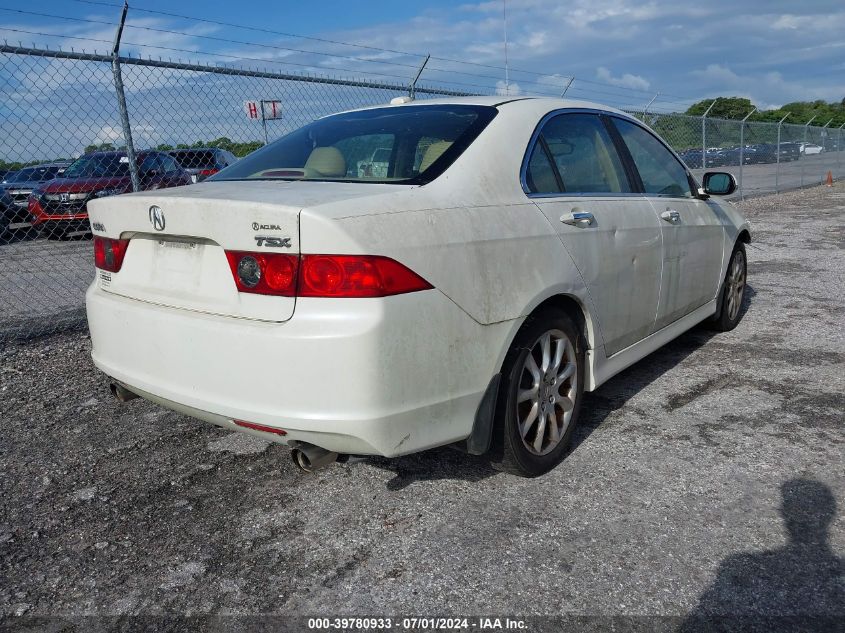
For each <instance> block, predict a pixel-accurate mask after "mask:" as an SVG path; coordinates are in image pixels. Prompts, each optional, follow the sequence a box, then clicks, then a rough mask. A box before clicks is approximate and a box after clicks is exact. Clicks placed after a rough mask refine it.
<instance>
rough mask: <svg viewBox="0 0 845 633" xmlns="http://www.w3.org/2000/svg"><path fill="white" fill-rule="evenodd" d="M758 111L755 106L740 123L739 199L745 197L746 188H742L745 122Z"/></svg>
mask: <svg viewBox="0 0 845 633" xmlns="http://www.w3.org/2000/svg"><path fill="white" fill-rule="evenodd" d="M755 112H757V108H756V107H755V108H754V109H753V110H751V112H749V113H748V114H746V115H745V118H744V119H743V120H742V122H741V123H740V124H739V199H740V200H744V199H745V190H744V189H743V188H742V166H743V164H745V122H746V121H747V120H748V117H750V116H751V115H752V114H754V113H755Z"/></svg>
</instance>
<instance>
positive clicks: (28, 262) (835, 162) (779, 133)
mask: <svg viewBox="0 0 845 633" xmlns="http://www.w3.org/2000/svg"><path fill="white" fill-rule="evenodd" d="M409 92H411V93H414V92H415V93H416V95H417V96H419V97H421V98H425V97H438V96H460V95H467V94H469V93H464V92H456V91H452V90H447V89H444V88H441V87H437V86H415V85H414V86H406V85H402V84H399V83H395V84H392V83H382V82H370V81H348V80H340V79H333V78H328V77H320V76H310V75H292V74H283V73H273V72H264V71H258V70H246V69H239V68H232V67H220V66H204V65H197V64H183V63H173V62H170V61H162V60H150V59H139V58H134V57H117V56H112V55H99V54H88V53H79V52H73V51H70V52H68V51H50V50H46V49H35V48H22V47H12V46H9V45H3V46H0V94H2V100H0V172H7V173H0V175H2V176H3V183H2V185H0V341H2V340H8V339H11V338H25V337H30V336H35V335H41V334H46V333H51V332H55V331H60V330H63V329H68V328H71V327H77V326H83V325H84V323H85V316H84V307H83V296H84V292H85V289H86V287H87V286H88V284H89V283H90V280H91V277H92V254H91V250H92V249H91V244H90V241H89V238H90V234H89V226H88V219H87V214H86V204H87V202H88V201H89V200H90V199H92V198H94V197H101V196H107V195H115V194H119V193H123V192H127V191H132V190H133V189H153V188H160V187H171V186H177V185H181V184H187V183H190V182H197V181H200V180H203V179H204V178H206V177H208V176H209V175H211V174H213V173H214V172H215V171H217V170H219V169H221V168H223V167H225V166H226V165H228V164H230V163H231V162H233V161H235V160H237V159H238V157H240V156H244V155H246V154H247V153H249V152H250V151H252V150H254V149H256V148H258V147H260V146H262V145H263V144H264V143H266V142H268V141H272V140H274V139H276V138H278V137H280V136H283V135H284V134H286V133H288V132H290V131H292V130H294V129H296V128H299V127H301V126H302V125H304V124H306V123H309V122H310V121H313V120H314V119H316V118H318V117H321V116H324V115H326V114H330V113H333V112H338V111H341V110H348V109H353V108H358V107H363V106H369V105H376V104H381V103H387V102H388V101H390V99H392V98H394V97H397V96H403V95H407V94H408V93H409ZM124 105H125V107H124ZM633 114H635V115H636V116H638V118H640V119H642V120H644V121H645V122H646V123H648V124H649V125H650V126H651V127H653V128H654V129H655V130H656V131H657V132H658V133H659V134H661V135H662V136H663V138H664V139H666V140H667V142H669V143H670V144H671V145H672V147H674V148H675V150H676V151H678V153H679V154H680V156H681V157H682V158H683V159H684V160H685V161H686V163H687V165H688V166H689V167H690V168H691V169H692V170H693V172H694V173H695V174H696V175H697V176H699V177H700V176H701V174H702V173H703V172H704V170H705V169H713V168H716V169H720V170H727V171H730V172H732V173H734V174H735V176H736V177H737V180H738V181H739V183H740V185H741V190H740V193H739V194H738V195H740V196H748V195H758V194H762V193H769V192H776V191H782V190H784V189H792V188H796V187H802V186H808V185H814V184H819V183H820V182H822V181H823V180H824V178H825V176H826V175H827V173H828V172H831V173H832V175H833V177H835V178H841V177H843V176H845V152H843V151H842V150H843V130H842V128H839V129H836V130H831V129H828V128H822V127H813V126H804V125H794V124H793V125H790V124H785V123H783V124H776V123H759V122H745V123H742V122H739V121H730V120H723V119H716V118H710V117H691V116H685V115H678V114H645V113H633ZM77 159H79V160H77Z"/></svg>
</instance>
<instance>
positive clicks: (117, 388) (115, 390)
mask: <svg viewBox="0 0 845 633" xmlns="http://www.w3.org/2000/svg"><path fill="white" fill-rule="evenodd" d="M109 391H111V395H113V396H114V398H115V400H117V401H118V402H129V401H130V400H134V399H135V398H138V397H139V396H138V394H137V393H133V392H131V391H129V389H127V388H126V387H124V386H123V385H119V384H117V383H116V382H113V383H111V384H110V385H109Z"/></svg>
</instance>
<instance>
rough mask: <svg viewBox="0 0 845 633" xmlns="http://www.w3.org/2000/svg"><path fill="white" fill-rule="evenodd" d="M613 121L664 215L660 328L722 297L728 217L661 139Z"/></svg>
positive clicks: (625, 121)
mask: <svg viewBox="0 0 845 633" xmlns="http://www.w3.org/2000/svg"><path fill="white" fill-rule="evenodd" d="M612 121H613V124H614V125H615V126H616V129H617V130H619V134H620V135H621V137H622V139H623V141H624V144H625V147H626V148H627V150H628V152H629V153H630V156H631V159H632V161H633V163H634V165H635V166H636V169H637V172H638V176H639V178H640V180H641V181H642V188H643V191H645V194H646V196H647V198H648V200H649V202H650V203H651V204H652V206H653V207H654V210H655V212H656V213H657V215H658V216H659V217H660V226H661V231H662V235H663V282H662V284H661V289H660V308H659V310H658V313H657V321H656V324H655V329H660V328H662V327H664V326H666V325H669V324H670V323H672V322H673V321H676V320H677V319H680V318H681V317H683V316H685V315H686V314H689V313H690V312H692V311H693V310H695V309H696V308H699V307H701V306H702V305H704V304H705V303H707V302H708V301H711V300H712V299H713V298H714V297H715V296H716V292H717V290H718V287H719V283H720V281H721V275H722V272H721V270H722V255H723V248H724V240H725V232H724V227H723V220H722V218H721V217H720V215H719V214H718V208H717V207H716V205H713V206H711V205H709V204H708V203H707V202H706V201H704V200H701V199H699V198H697V197H696V196H695V195H694V193H693V189H692V183H691V178H690V176H689V175H688V173H687V170H686V168H685V167H684V166H683V164H682V163H681V162H680V161H679V160H678V159H677V158H675V155H674V154H673V153H672V152H671V151H670V150H669V149H668V148H667V147H666V146H665V145H664V144H663V142H662V141H661V140H659V139H658V138H657V137H656V136H655V135H654V134H652V133H651V132H650V131H648V130H647V129H645V128H644V127H641V126H640V125H638V124H637V123H635V122H633V121H630V120H628V119H622V118H619V117H613V118H612Z"/></svg>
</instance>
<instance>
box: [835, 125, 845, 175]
mask: <svg viewBox="0 0 845 633" xmlns="http://www.w3.org/2000/svg"><path fill="white" fill-rule="evenodd" d="M843 127H845V123H843V124H842V125H840V126H839V127H838V128H836V130H837V132H838V133H839V136H838V137H837V139H836V171H837V172H839V170H840V169H841V168H842V152H843V149H842V128H843Z"/></svg>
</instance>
